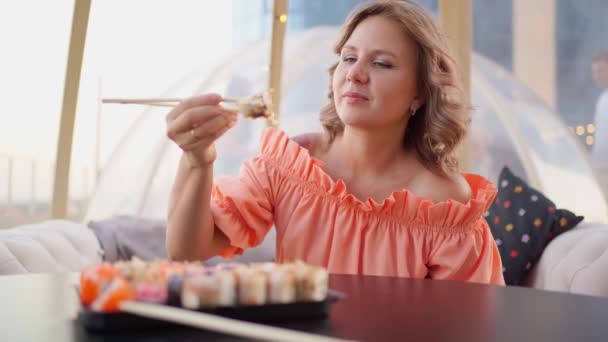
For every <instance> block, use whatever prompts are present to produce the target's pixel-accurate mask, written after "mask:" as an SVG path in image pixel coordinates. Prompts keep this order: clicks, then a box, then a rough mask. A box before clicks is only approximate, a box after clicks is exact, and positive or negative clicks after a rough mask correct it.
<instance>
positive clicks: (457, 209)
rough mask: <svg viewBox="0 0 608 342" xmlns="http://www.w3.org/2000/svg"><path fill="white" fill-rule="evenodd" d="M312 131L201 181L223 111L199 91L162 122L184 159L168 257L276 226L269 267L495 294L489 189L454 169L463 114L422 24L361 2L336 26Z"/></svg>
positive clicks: (212, 250) (238, 247) (242, 241)
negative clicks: (439, 282) (326, 86)
mask: <svg viewBox="0 0 608 342" xmlns="http://www.w3.org/2000/svg"><path fill="white" fill-rule="evenodd" d="M335 52H336V53H337V54H338V55H339V56H340V60H339V62H338V63H337V64H336V65H334V66H333V67H332V68H331V69H330V73H331V75H332V77H331V87H330V92H329V103H328V105H327V106H326V107H325V108H323V109H322V110H321V122H322V124H323V127H324V133H323V134H309V135H306V136H302V137H298V138H296V139H294V140H292V139H289V138H288V137H287V136H286V135H285V133H283V132H282V131H280V130H278V129H268V130H266V131H265V133H264V136H263V138H262V147H261V154H260V155H259V156H258V157H256V158H254V159H252V160H250V161H248V162H246V163H245V164H244V165H243V169H242V172H241V175H240V176H239V177H232V178H223V179H220V180H216V183H215V184H214V183H213V175H212V166H213V161H214V160H215V157H216V152H215V148H214V145H213V142H214V141H215V140H216V139H217V138H218V137H220V136H221V135H222V134H223V133H224V132H226V131H227V130H228V129H230V128H231V127H233V126H234V124H235V123H236V120H237V116H236V113H234V112H230V111H228V110H226V109H224V108H222V107H221V106H219V102H220V101H221V97H220V96H219V95H213V94H210V95H203V96H200V97H195V98H192V99H189V100H187V101H185V102H183V103H182V104H180V105H179V106H177V107H176V108H175V109H174V110H173V111H171V113H169V114H168V116H167V123H168V128H167V133H168V136H169V137H170V138H171V139H172V140H174V141H175V142H176V143H177V144H178V145H179V146H180V147H181V148H182V150H183V151H184V153H183V157H182V159H181V162H180V167H179V171H178V174H177V178H176V180H175V184H174V188H173V192H172V196H171V201H170V208H169V217H168V226H169V228H168V251H169V254H170V256H171V257H172V258H174V259H180V260H185V259H188V260H190V259H207V258H209V257H211V256H214V255H218V254H219V255H221V256H223V257H231V256H234V255H235V254H240V253H242V252H243V250H244V249H245V248H250V247H254V246H256V245H258V244H260V243H261V241H262V240H263V238H264V236H265V235H266V233H267V232H268V230H269V229H270V228H271V227H272V226H273V224H274V225H275V227H276V229H277V232H276V233H277V243H276V258H277V261H278V262H282V261H290V260H294V259H301V260H304V261H306V262H309V263H312V264H318V265H323V266H325V267H327V268H328V270H329V271H330V272H332V273H348V274H368V275H384V276H400V277H414V278H434V279H456V280H466V281H474V282H482V283H492V284H504V280H503V276H502V266H501V260H500V256H499V253H498V249H497V247H496V245H495V243H494V240H493V239H492V235H491V232H490V230H489V228H488V226H487V223H486V222H485V220H484V218H483V217H482V215H483V213H484V212H485V210H486V209H487V208H488V207H489V205H490V203H491V202H492V200H493V198H494V196H495V194H496V188H495V186H494V185H493V184H492V183H491V182H489V181H488V180H486V179H484V178H482V177H480V176H476V175H466V174H465V175H462V174H460V173H458V171H457V163H456V160H455V157H454V151H455V148H456V146H457V144H458V143H459V142H460V141H461V140H462V138H463V137H464V135H465V133H466V129H467V127H468V121H469V116H468V115H469V113H468V111H469V106H468V104H467V103H466V102H465V100H464V99H465V97H464V96H463V94H462V92H461V89H460V88H459V84H458V81H457V80H458V78H457V75H456V74H455V68H454V63H453V61H452V59H451V58H450V57H449V56H448V54H447V52H446V44H445V41H444V38H443V36H442V34H441V33H440V32H439V30H438V28H437V26H436V24H435V23H434V21H433V19H432V17H431V16H430V15H429V14H428V13H426V12H425V10H424V9H422V8H421V7H420V6H418V5H416V4H415V3H413V2H410V1H375V2H371V3H368V4H366V5H364V6H362V7H360V8H359V9H358V10H356V11H355V12H354V13H353V14H351V16H350V17H349V19H348V20H347V22H346V23H345V25H344V28H343V32H342V36H341V37H340V39H339V41H338V44H337V46H336V49H335Z"/></svg>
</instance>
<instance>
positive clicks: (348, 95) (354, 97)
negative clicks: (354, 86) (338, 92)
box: [342, 91, 369, 101]
mask: <svg viewBox="0 0 608 342" xmlns="http://www.w3.org/2000/svg"><path fill="white" fill-rule="evenodd" d="M342 97H344V98H346V99H350V100H358V101H369V98H368V97H367V96H365V95H363V94H361V93H357V92H355V91H349V92H346V93H344V94H343V95H342Z"/></svg>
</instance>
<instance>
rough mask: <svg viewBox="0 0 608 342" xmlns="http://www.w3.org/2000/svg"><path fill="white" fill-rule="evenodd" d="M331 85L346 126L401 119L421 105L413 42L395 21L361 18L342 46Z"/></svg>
mask: <svg viewBox="0 0 608 342" xmlns="http://www.w3.org/2000/svg"><path fill="white" fill-rule="evenodd" d="M332 88H333V92H334V102H335V106H336V110H337V113H338V116H339V117H340V119H341V120H342V122H344V124H345V125H348V126H353V127H359V128H368V129H378V128H384V127H394V126H395V125H398V124H400V123H404V122H405V120H406V119H407V118H409V115H410V114H411V110H412V109H417V108H418V107H419V106H420V104H421V102H420V100H419V99H418V97H417V89H416V88H417V80H416V47H415V45H414V43H413V42H412V41H411V40H410V39H409V38H408V37H407V36H406V35H405V33H404V32H403V31H402V30H401V28H400V26H399V24H398V23H396V22H395V21H393V20H390V19H387V18H384V17H381V16H374V17H370V18H367V19H365V20H364V21H363V22H361V23H360V24H359V25H358V26H357V27H356V28H355V30H354V31H353V33H352V35H351V36H350V38H349V39H348V40H347V41H346V44H345V45H344V47H343V48H342V51H341V54H340V61H339V63H338V66H337V68H336V70H335V72H334V77H333V83H332ZM400 126H401V125H400Z"/></svg>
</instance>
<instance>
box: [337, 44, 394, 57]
mask: <svg viewBox="0 0 608 342" xmlns="http://www.w3.org/2000/svg"><path fill="white" fill-rule="evenodd" d="M345 49H347V50H354V51H357V48H356V47H354V46H352V45H345V46H344V47H343V48H342V50H345ZM372 54H374V55H389V56H392V57H394V58H397V56H396V55H395V54H394V53H392V52H390V51H387V50H382V49H376V50H372Z"/></svg>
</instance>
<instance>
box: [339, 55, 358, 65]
mask: <svg viewBox="0 0 608 342" xmlns="http://www.w3.org/2000/svg"><path fill="white" fill-rule="evenodd" d="M342 61H343V62H346V63H355V62H356V61H357V59H356V58H355V57H354V56H344V57H343V58H342Z"/></svg>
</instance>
